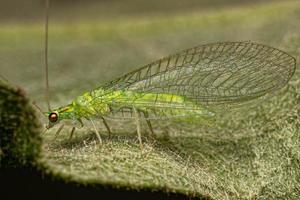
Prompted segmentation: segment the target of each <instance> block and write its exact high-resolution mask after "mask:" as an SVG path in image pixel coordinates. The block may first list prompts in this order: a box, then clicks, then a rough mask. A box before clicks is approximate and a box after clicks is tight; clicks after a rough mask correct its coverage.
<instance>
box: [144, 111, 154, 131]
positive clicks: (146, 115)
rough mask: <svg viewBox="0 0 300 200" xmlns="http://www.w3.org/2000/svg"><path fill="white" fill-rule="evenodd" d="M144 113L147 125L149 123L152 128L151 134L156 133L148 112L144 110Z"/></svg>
mask: <svg viewBox="0 0 300 200" xmlns="http://www.w3.org/2000/svg"><path fill="white" fill-rule="evenodd" d="M143 114H144V116H145V120H146V122H147V125H148V127H149V129H150V132H151V134H152V135H154V131H153V128H152V124H151V122H150V120H149V119H148V117H149V114H148V112H146V111H143Z"/></svg>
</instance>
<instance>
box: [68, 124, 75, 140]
mask: <svg viewBox="0 0 300 200" xmlns="http://www.w3.org/2000/svg"><path fill="white" fill-rule="evenodd" d="M75 129H76V128H75V127H74V126H73V128H72V130H71V133H70V137H69V140H71V139H72V138H73V135H74V132H75Z"/></svg>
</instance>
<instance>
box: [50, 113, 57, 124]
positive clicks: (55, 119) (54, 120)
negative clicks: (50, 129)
mask: <svg viewBox="0 0 300 200" xmlns="http://www.w3.org/2000/svg"><path fill="white" fill-rule="evenodd" d="M57 120H58V115H57V114H56V113H50V115H49V121H50V122H57Z"/></svg>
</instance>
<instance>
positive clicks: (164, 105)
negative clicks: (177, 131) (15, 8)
mask: <svg viewBox="0 0 300 200" xmlns="http://www.w3.org/2000/svg"><path fill="white" fill-rule="evenodd" d="M48 4H49V2H48V1H47V11H48V7H49V5H48ZM45 27H46V45H45V46H46V48H45V58H46V59H45V61H46V62H45V63H46V83H47V84H46V85H47V91H48V74H47V72H48V63H47V51H48V50H47V48H48V12H47V15H46V26H45ZM295 68H296V60H295V58H294V57H292V56H290V55H289V54H287V53H286V52H284V51H281V50H279V49H276V48H273V47H270V46H267V45H263V44H259V43H255V42H250V41H244V42H219V43H211V44H205V45H200V46H196V47H194V48H190V49H186V50H183V51H181V52H178V53H175V54H173V55H170V56H167V57H164V58H161V59H159V60H156V61H154V62H152V63H150V64H148V65H146V66H144V67H141V68H139V69H136V70H134V71H132V72H130V73H127V74H125V75H123V76H120V77H119V78H117V79H115V80H113V81H110V82H107V83H105V84H103V85H101V86H99V87H98V88H96V89H94V90H91V91H89V92H86V93H84V94H83V95H81V96H78V97H76V98H75V99H74V100H73V101H72V102H70V103H69V104H68V105H65V106H62V107H59V108H56V109H51V108H50V105H49V101H48V105H49V106H48V107H49V111H48V112H46V113H44V114H45V115H46V116H47V117H48V119H49V124H48V126H47V128H48V129H49V128H51V127H53V126H54V125H56V124H58V123H60V122H61V121H64V120H72V121H74V122H77V121H78V122H79V123H80V124H81V125H82V126H83V122H82V119H87V120H90V121H91V123H92V124H93V126H94V129H95V133H96V135H97V137H98V139H99V141H100V142H101V137H100V134H99V133H98V131H97V128H96V126H95V123H94V120H95V119H96V120H97V119H100V120H102V121H103V123H104V125H105V126H106V128H107V130H108V133H111V131H110V128H109V126H108V124H107V122H106V120H105V119H109V118H112V119H128V118H134V119H135V120H136V124H137V133H138V136H139V137H138V138H139V142H140V145H142V142H141V134H140V125H139V124H140V119H141V118H144V119H145V120H146V122H147V124H148V126H149V128H150V130H151V132H153V129H152V125H151V122H150V121H151V120H181V121H189V122H193V123H209V122H210V120H213V119H214V118H215V112H214V109H213V108H214V107H220V106H221V107H222V106H228V105H234V104H241V103H243V102H247V101H250V100H253V99H256V98H259V97H262V96H264V95H266V94H268V93H271V92H273V91H276V90H278V89H280V88H282V87H283V86H285V85H286V84H287V82H288V81H289V80H290V78H291V77H292V75H293V74H294V72H295ZM47 95H48V93H47ZM47 99H48V98H47ZM62 128H63V125H62V126H60V127H59V129H58V131H57V133H56V134H58V133H59V132H60V131H61V130H62ZM74 131H75V128H74V127H73V129H72V131H71V136H72V135H73V133H74Z"/></svg>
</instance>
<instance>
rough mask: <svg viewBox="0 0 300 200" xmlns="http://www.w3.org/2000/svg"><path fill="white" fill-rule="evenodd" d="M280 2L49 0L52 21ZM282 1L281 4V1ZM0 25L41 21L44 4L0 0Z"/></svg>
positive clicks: (237, 0)
mask: <svg viewBox="0 0 300 200" xmlns="http://www.w3.org/2000/svg"><path fill="white" fill-rule="evenodd" d="M271 1H280V0H251V1H249V0H187V1H183V0H151V1H146V0H144V1H142V0H51V13H52V16H51V19H52V20H54V19H58V20H74V19H82V18H122V17H124V16H132V17H140V16H143V15H146V16H147V15H172V14H174V13H177V14H179V13H191V12H195V11H209V10H213V9H218V8H222V7H232V6H243V5H255V4H263V3H267V2H271ZM282 1H283V0H282ZM0 5H1V6H0V22H34V21H40V20H43V12H44V5H45V1H44V0H24V1H22V0H1V1H0Z"/></svg>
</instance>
